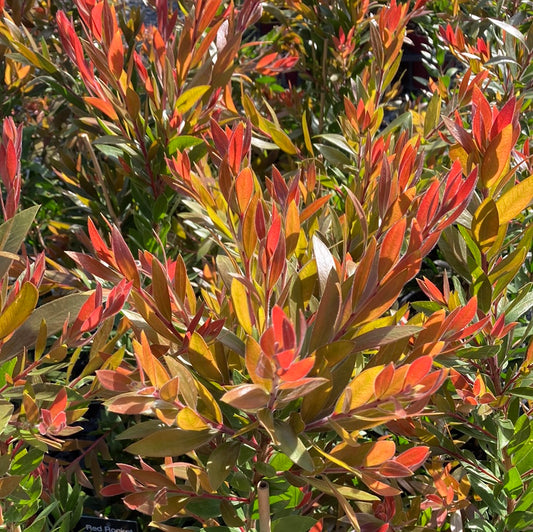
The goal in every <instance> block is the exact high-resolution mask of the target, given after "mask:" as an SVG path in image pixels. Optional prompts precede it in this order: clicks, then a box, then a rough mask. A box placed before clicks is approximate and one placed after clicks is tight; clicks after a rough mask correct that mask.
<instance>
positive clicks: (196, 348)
mask: <svg viewBox="0 0 533 532" xmlns="http://www.w3.org/2000/svg"><path fill="white" fill-rule="evenodd" d="M189 362H190V363H191V364H192V367H193V368H194V369H195V370H196V371H197V372H198V373H199V374H200V375H201V376H202V377H205V378H206V379H207V380H210V381H215V382H222V381H223V380H224V378H223V377H222V373H220V370H219V369H218V366H217V363H216V360H215V357H214V355H213V353H212V352H211V349H209V346H208V345H207V344H206V342H205V340H204V339H203V338H202V336H201V335H200V334H198V333H197V332H194V333H193V334H192V336H191V339H190V342H189Z"/></svg>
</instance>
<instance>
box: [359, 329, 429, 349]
mask: <svg viewBox="0 0 533 532" xmlns="http://www.w3.org/2000/svg"><path fill="white" fill-rule="evenodd" d="M421 330H422V327H416V326H414V325H402V326H399V325H393V326H390V327H378V328H376V329H372V330H371V331H368V332H366V333H363V334H361V335H359V336H356V337H355V338H353V351H354V352H355V351H365V350H367V349H372V348H376V347H380V346H382V345H386V344H390V343H393V342H396V341H397V340H402V339H403V338H409V337H411V336H413V335H415V334H416V333H418V332H420V331H421Z"/></svg>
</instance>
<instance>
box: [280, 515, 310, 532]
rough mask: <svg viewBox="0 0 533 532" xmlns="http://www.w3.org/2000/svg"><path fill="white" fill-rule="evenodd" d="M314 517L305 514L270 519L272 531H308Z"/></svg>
mask: <svg viewBox="0 0 533 532" xmlns="http://www.w3.org/2000/svg"><path fill="white" fill-rule="evenodd" d="M315 523H316V519H313V518H312V517H308V516H306V515H288V516H287V517H281V518H280V519H276V520H274V521H272V532H287V531H288V530H290V532H309V529H310V528H311V527H312V526H313V525H314V524H315Z"/></svg>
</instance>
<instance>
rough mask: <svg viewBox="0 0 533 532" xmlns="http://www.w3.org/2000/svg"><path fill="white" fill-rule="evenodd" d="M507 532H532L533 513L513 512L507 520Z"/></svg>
mask: <svg viewBox="0 0 533 532" xmlns="http://www.w3.org/2000/svg"><path fill="white" fill-rule="evenodd" d="M505 525H506V526H505V530H508V531H509V532H522V531H523V530H531V525H533V512H517V511H515V512H513V513H511V514H509V515H508V516H507V518H506V519H505Z"/></svg>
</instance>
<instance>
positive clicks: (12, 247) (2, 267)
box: [0, 205, 39, 359]
mask: <svg viewBox="0 0 533 532" xmlns="http://www.w3.org/2000/svg"><path fill="white" fill-rule="evenodd" d="M38 210H39V206H38V205H36V206H35V207H30V208H29V209H25V210H23V211H22V212H19V213H17V214H15V216H13V218H11V219H9V220H8V221H7V222H4V223H3V224H2V225H0V249H1V250H2V251H7V252H8V253H18V251H19V250H20V246H22V242H24V239H25V238H26V235H27V234H28V231H29V230H30V227H31V224H32V223H33V220H34V219H35V216H36V214H37V211H38ZM12 262H13V260H12V259H10V258H7V257H0V278H2V277H3V276H4V275H5V273H6V272H7V271H8V270H9V267H10V266H11V263H12ZM0 359H1V356H0Z"/></svg>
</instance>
